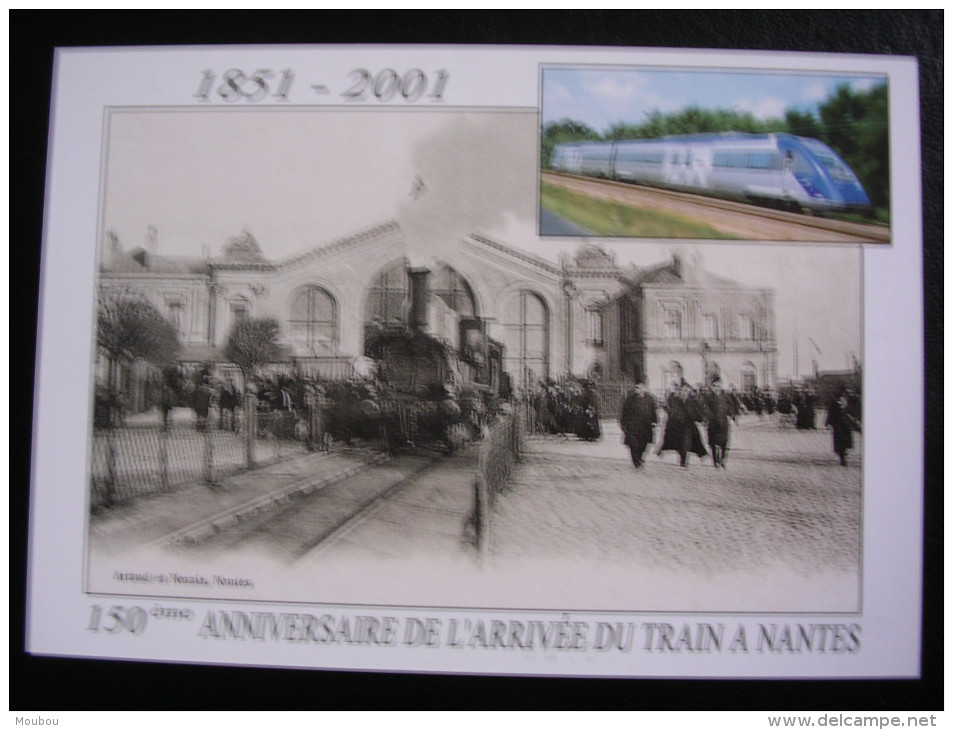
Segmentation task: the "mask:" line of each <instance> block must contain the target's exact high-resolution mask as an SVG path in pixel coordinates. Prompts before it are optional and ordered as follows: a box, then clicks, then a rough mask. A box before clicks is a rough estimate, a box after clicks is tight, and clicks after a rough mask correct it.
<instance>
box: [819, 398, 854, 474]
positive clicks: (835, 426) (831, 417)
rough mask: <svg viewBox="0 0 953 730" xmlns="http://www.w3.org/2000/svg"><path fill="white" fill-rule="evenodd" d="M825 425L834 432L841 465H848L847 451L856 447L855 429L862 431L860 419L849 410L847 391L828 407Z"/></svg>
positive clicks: (835, 447) (835, 448)
mask: <svg viewBox="0 0 953 730" xmlns="http://www.w3.org/2000/svg"><path fill="white" fill-rule="evenodd" d="M824 425H826V426H830V428H831V431H833V432H834V433H833V436H834V453H835V454H837V456H838V457H840V464H841V466H847V452H848V451H849V450H850V449H852V448H854V431H858V432H859V431H860V421H858V420H857V419H856V418H854V417H853V416H852V415H850V413H849V412H848V408H847V393H846V391H842V392H840V393H839V394H838V396H837V398H836V399H834V401H833V402H832V403H831V404H830V406H829V407H828V409H827V421H826V422H825V424H824Z"/></svg>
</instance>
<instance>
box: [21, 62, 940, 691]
mask: <svg viewBox="0 0 953 730" xmlns="http://www.w3.org/2000/svg"><path fill="white" fill-rule="evenodd" d="M486 51H487V49H477V48H471V49H467V51H466V52H463V51H461V50H459V49H456V50H454V51H452V52H451V51H450V50H448V49H439V48H429V47H425V48H420V49H411V48H405V49H400V50H399V51H398V50H394V49H391V50H389V51H386V52H385V50H384V49H382V48H376V47H375V48H362V47H353V48H323V49H290V48H274V49H271V50H268V51H264V50H263V49H259V48H253V47H242V48H234V49H232V48H214V49H213V48H207V49H187V50H174V49H161V50H160V49H148V50H147V49H121V50H120V49H113V50H110V51H109V52H102V53H101V52H97V51H95V50H85V51H69V52H61V54H60V55H59V57H58V58H59V60H58V63H59V67H58V76H57V84H58V86H57V89H58V90H60V95H59V97H57V98H59V99H61V101H62V103H61V104H60V106H58V107H57V109H56V113H57V115H58V116H55V117H54V125H53V128H54V133H53V134H52V137H51V147H50V160H51V161H50V166H51V167H50V169H51V171H52V172H51V177H50V182H49V185H48V190H47V199H46V200H47V206H48V211H49V212H48V219H47V224H46V228H45V236H46V238H45V248H44V259H43V265H44V274H43V277H44V278H43V289H42V291H41V296H42V299H43V303H44V304H43V307H41V317H40V330H39V333H38V342H39V345H38V347H39V349H38V352H39V355H38V373H37V383H38V385H37V394H38V395H37V415H36V429H37V430H36V434H37V435H36V437H35V443H34V453H33V469H34V471H33V485H32V493H31V536H30V540H31V542H30V549H31V554H30V580H31V585H30V596H31V598H30V606H29V612H30V616H31V619H30V626H31V627H32V628H31V631H30V634H31V635H30V637H29V641H28V643H29V646H30V651H33V652H35V653H38V654H47V653H52V654H62V655H82V656H101V655H109V656H113V657H119V658H128V659H146V660H151V661H160V662H198V663H209V662H210V663H217V664H232V665H264V666H285V667H311V668H323V669H332V670H353V669H357V670H365V671H380V670H383V671H434V672H455V673H456V672H460V673H485V674H518V675H555V676H603V677H672V676H677V677H782V676H783V677H859V676H913V675H914V674H915V673H916V668H915V666H914V665H915V662H916V656H917V650H918V638H917V637H918V634H917V622H916V615H917V610H918V607H919V605H920V601H921V596H920V594H919V592H918V589H917V588H916V586H917V585H918V583H917V581H918V576H919V572H918V571H919V570H920V560H921V553H920V544H921V537H922V534H921V531H922V525H920V523H919V522H918V521H917V520H918V515H919V508H920V507H921V506H922V499H923V495H922V490H921V489H920V484H919V481H920V477H919V476H918V475H919V474H920V470H922V461H921V460H920V459H919V458H918V457H917V454H918V453H919V452H918V451H917V449H918V448H919V447H918V444H920V440H921V439H922V433H921V430H919V429H918V428H910V427H909V424H910V423H914V422H915V423H917V424H919V423H920V415H921V409H920V396H919V395H918V394H919V393H920V391H919V390H918V389H919V388H921V387H922V383H921V382H920V380H919V379H918V373H919V372H920V366H921V365H922V357H921V354H920V350H919V349H918V348H919V346H920V345H922V338H921V333H920V330H919V325H917V324H916V323H917V322H919V319H918V318H919V317H920V309H919V300H918V298H917V291H916V290H915V289H914V288H912V284H911V282H914V281H918V278H917V277H918V276H919V273H920V272H919V268H918V266H919V252H920V245H921V241H920V234H919V228H918V222H919V219H918V217H917V216H916V215H914V213H915V211H916V210H917V204H918V203H917V198H916V195H917V187H916V185H915V184H914V183H915V181H916V180H917V179H918V178H917V174H918V170H917V166H916V164H915V159H914V158H913V157H911V156H910V155H909V154H905V152H908V151H909V147H910V145H911V144H913V143H914V142H915V141H916V140H915V138H913V137H910V136H909V135H908V136H906V137H904V136H902V135H898V134H896V132H897V130H900V129H904V128H909V124H910V123H911V115H909V114H907V113H906V111H907V110H909V109H910V108H911V107H910V106H909V104H905V102H906V101H909V100H910V99H914V100H915V98H916V89H915V84H912V83H911V81H912V80H913V79H915V74H913V73H911V69H912V68H913V67H912V66H911V65H910V64H906V63H903V62H902V61H896V60H889V59H886V60H885V59H876V60H871V59H858V58H854V57H843V58H841V57H824V56H813V55H800V56H798V57H797V58H796V59H791V58H774V57H772V56H771V55H770V54H762V55H759V56H757V57H756V58H755V57H751V58H749V57H747V56H744V55H731V54H726V55H724V56H721V57H719V56H718V55H717V54H708V55H706V56H705V62H704V64H702V63H701V62H700V60H699V59H700V57H699V56H696V55H692V54H690V53H684V54H683V53H679V52H676V51H654V52H638V53H636V52H633V50H632V49H602V50H599V49H589V50H580V49H576V50H572V49H559V48H538V49H535V48H519V49H517V48H513V49H509V50H506V51H505V52H504V51H502V50H500V51H499V52H496V53H487V52H486ZM122 62H125V63H126V64H128V65H129V66H130V67H135V68H137V69H148V72H149V77H148V78H149V83H148V84H143V85H141V86H135V88H132V87H129V86H124V85H122V83H117V84H116V85H113V86H110V85H108V84H104V86H103V88H104V89H109V90H110V91H109V92H108V93H106V92H103V93H102V94H100V95H99V96H95V97H91V98H90V99H85V98H79V97H74V96H70V95H69V94H67V93H65V92H63V91H62V90H63V89H70V88H74V86H75V84H77V83H78V82H79V80H80V79H82V78H85V77H87V76H89V75H91V74H97V75H98V76H99V77H101V78H103V79H117V80H118V79H122V78H124V77H123V74H122V65H123V63H122ZM172 62H174V63H172ZM726 68H727V69H729V70H730V72H729V71H726V70H724V69H726ZM579 69H588V70H587V71H585V72H582V71H580V70H579ZM593 69H596V71H592V70H593ZM606 69H611V71H609V70H606ZM673 69H677V70H679V72H678V73H675V71H673ZM711 69H719V70H718V71H717V73H716V72H713V71H712V70H711ZM590 73H594V74H595V75H594V76H589V75H587V74H590ZM613 74H619V76H614V75H613ZM665 74H674V75H675V76H677V77H678V78H679V79H687V81H685V85H684V86H679V84H677V83H675V81H673V79H674V76H668V77H666V76H665ZM484 77H493V78H499V79H504V78H505V79H506V81H505V82H501V83H500V84H499V85H498V86H497V87H492V88H491V87H489V86H487V85H485V84H481V83H480V79H481V78H484ZM665 79H668V82H667V83H666V81H665ZM700 79H701V81H700ZM716 79H717V81H718V83H717V84H716V83H715V81H714V80H716ZM782 79H783V80H785V81H786V82H788V81H789V82H790V86H785V85H784V84H782V83H781V82H780V80H782ZM706 80H707V81H706ZM732 81H734V82H736V83H735V86H734V87H733V88H732V84H731V82H732ZM809 81H810V82H812V83H814V86H813V87H812V88H807V87H806V86H805V84H806V82H809ZM716 86H717V87H719V88H720V89H721V91H722V92H723V94H722V98H723V99H724V102H723V104H722V102H716V101H713V100H712V99H713V98H715V97H714V96H712V97H709V96H707V95H702V94H701V90H702V89H705V91H706V93H707V91H709V90H710V91H712V92H716V91H718V90H719V89H718V88H714V87H716ZM709 87H711V88H710V89H709ZM587 89H588V90H592V89H601V94H602V96H601V97H599V98H601V99H609V100H611V99H613V98H614V99H615V105H612V104H607V105H606V106H605V107H604V108H600V106H599V104H597V103H596V101H595V98H596V97H592V99H590V98H589V97H587V96H585V94H586V93H589V92H588V91H584V90H587ZM692 89H694V90H695V91H696V92H697V94H696V95H695V96H694V97H693V96H692V93H693V92H692ZM796 90H799V91H798V93H802V94H804V95H805V96H803V97H799V96H797V95H796ZM887 90H889V92H890V94H889V97H888V96H887V93H886V92H887ZM663 91H664V92H667V93H668V95H667V96H666V95H664V94H663ZM728 91H732V92H733V94H728ZM632 98H635V99H636V100H638V101H639V102H640V103H641V104H642V106H637V105H636V106H633V105H631V104H630V103H629V102H630V101H631V100H632ZM744 98H747V99H748V102H746V103H747V106H746V105H745V103H742V102H743V99H744ZM739 99H740V100H741V101H739ZM802 99H804V100H808V101H802ZM799 104H800V106H799ZM838 105H840V106H838ZM838 111H839V112H843V114H842V117H843V116H850V115H853V122H852V124H855V126H854V127H851V129H853V132H850V133H849V134H848V136H850V137H851V138H853V139H854V140H855V141H856V142H857V143H858V149H859V151H858V152H857V154H854V153H852V152H849V151H848V150H846V149H844V148H843V146H842V145H841V143H840V142H838V143H836V144H835V143H832V142H831V135H832V134H833V132H832V130H834V129H836V128H838V127H837V123H836V122H834V121H832V115H833V114H835V112H838ZM722 112H724V113H722ZM588 114H592V115H593V116H588ZM600 115H601V116H600ZM865 115H866V117H867V122H869V124H868V132H869V134H867V133H866V132H865V133H864V134H860V132H857V130H858V129H859V128H860V127H859V126H856V125H857V124H859V125H861V126H862V123H861V122H858V121H857V120H858V119H860V118H862V117H865ZM689 117H691V118H692V119H695V121H697V122H698V124H697V125H696V126H695V127H692V126H690V125H682V127H683V128H684V133H685V134H687V135H691V138H690V139H689V138H685V137H672V135H673V134H674V131H673V130H677V129H679V128H680V127H679V124H681V123H682V122H685V121H686V119H688V118H689ZM696 117H697V119H696ZM716 117H718V119H717V120H716V119H715V118H716ZM646 120H647V121H646ZM713 120H715V121H717V122H718V124H721V125H722V126H717V125H716V126H715V127H712V126H711V124H709V123H710V122H711V123H714V122H713ZM739 120H740V121H739ZM778 120H781V121H783V122H784V125H786V126H783V125H782V126H777V125H776V124H775V122H777V121H778ZM741 121H745V122H746V123H747V122H751V124H752V126H750V128H749V127H745V126H744V125H741V124H740V122H741ZM755 122H757V124H755ZM842 122H843V119H842ZM648 123H651V124H653V125H655V127H657V129H656V130H655V131H657V132H658V134H654V133H653V134H649V132H650V131H651V130H647V129H645V128H643V127H644V126H645V125H646V124H648ZM722 123H723V124H722ZM843 123H844V124H846V122H843ZM725 125H727V126H725ZM739 125H740V126H739ZM772 125H773V126H772ZM798 125H800V126H798ZM841 128H843V126H842V127H841ZM587 130H588V131H587ZM745 135H750V136H745ZM834 136H835V137H836V135H834ZM663 138H664V139H663ZM641 139H645V140H649V141H647V142H646V143H645V144H650V145H656V146H658V145H660V144H661V145H667V146H666V147H665V151H664V154H662V153H660V154H662V156H663V158H664V160H665V163H664V166H665V167H666V169H668V168H670V167H672V165H677V164H681V165H682V166H683V167H686V166H687V167H686V170H687V169H692V170H696V171H701V172H705V171H707V172H710V173H711V174H710V176H709V178H710V179H711V180H715V179H716V178H718V177H719V174H720V173H719V174H716V172H718V168H719V167H725V166H726V165H721V163H722V162H725V161H726V160H728V161H731V160H733V159H734V157H732V155H735V156H737V154H741V153H740V152H739V150H743V151H744V156H745V160H747V161H748V162H752V164H753V163H757V164H758V165H760V164H761V163H765V164H768V163H770V165H769V166H773V165H775V164H777V165H778V166H782V167H783V165H784V164H785V162H784V160H785V159H788V157H789V158H790V163H791V164H790V166H789V168H790V169H787V170H786V172H787V173H788V174H787V175H786V176H785V174H780V175H774V172H771V174H772V175H774V178H776V179H775V182H777V183H778V185H779V187H778V189H777V190H774V189H773V188H772V189H771V190H769V186H767V183H766V184H765V187H763V188H758V189H757V190H755V189H754V188H752V187H751V185H750V180H751V179H752V178H751V175H750V173H751V170H749V169H748V168H747V167H746V168H745V169H746V170H747V172H745V173H744V174H745V175H747V176H748V180H747V182H743V183H742V182H739V185H740V186H741V187H737V188H736V189H732V190H728V189H720V190H713V189H709V190H707V191H702V190H689V189H688V188H690V187H691V185H688V184H687V182H686V180H687V178H684V179H683V180H682V182H681V183H678V182H673V181H672V180H671V179H664V180H663V179H660V180H657V181H654V182H653V181H650V180H647V179H639V175H636V177H635V178H632V177H631V175H630V177H629V178H626V179H615V178H618V176H617V175H614V174H610V173H612V172H618V171H619V170H623V169H628V170H630V171H631V170H636V169H637V166H635V165H634V164H633V166H630V167H629V168H623V167H622V166H620V163H621V161H623V160H624V159H625V157H626V155H629V157H631V159H632V160H635V159H636V157H638V154H641V153H638V154H636V152H634V151H633V150H636V148H637V147H639V148H640V149H641V147H640V146H641V145H642V144H643V143H642V142H638V141H636V140H641ZM888 139H889V143H890V144H889V145H886V142H887V141H888ZM651 140H660V141H651ZM673 140H674V141H673ZM881 143H883V144H881ZM600 145H602V146H607V148H608V149H609V152H607V153H606V154H608V158H607V159H609V160H611V161H612V165H613V167H612V169H611V170H610V169H608V168H607V169H606V170H603V171H601V172H600V171H593V170H584V169H583V168H582V167H580V165H582V164H583V162H584V161H585V160H587V159H588V157H587V156H588V155H589V152H591V151H593V150H595V149H596V148H597V147H599V146H600ZM726 145H727V146H726ZM732 145H734V146H732ZM766 145H767V146H766ZM772 145H773V146H772ZM838 145H841V146H838ZM884 145H886V146H884ZM629 146H631V148H632V149H628V147H629ZM623 147H626V149H625V150H623ZM599 148H600V149H601V147H599ZM654 149H655V148H654V147H653V150H654ZM686 150H687V151H688V152H687V154H684V153H686ZM656 152H657V150H656V151H653V152H652V155H655V154H656ZM630 153H631V154H630ZM789 153H790V154H789ZM600 154H602V152H600ZM646 154H647V153H646ZM633 155H634V156H633ZM673 155H674V156H675V157H672V156H673ZM646 159H648V158H646ZM739 159H740V158H739ZM652 160H655V157H652ZM672 160H675V162H673V161H672ZM670 163H671V164H670ZM867 163H869V164H867ZM646 164H648V163H646ZM652 164H655V163H654V162H652ZM746 164H747V163H746ZM799 165H800V167H799ZM728 166H730V165H728ZM801 167H803V168H804V170H810V171H811V175H812V176H813V177H811V176H807V177H805V175H800V176H799V173H800V172H803V171H804V170H801ZM686 170H683V172H685V171H686ZM771 170H772V171H774V168H773V167H772V168H771ZM778 170H781V167H779V168H778ZM758 172H760V171H756V173H758ZM781 172H782V173H784V172H785V171H784V170H781ZM590 173H592V174H590ZM732 174H733V173H732ZM805 174H806V173H805ZM623 178H624V176H623ZM721 178H723V179H724V180H727V179H728V176H727V174H726V175H722V176H721ZM732 179H734V178H732ZM738 180H740V177H739V178H738ZM738 180H736V182H738ZM831 180H835V181H837V182H838V185H833V184H829V183H831ZM794 182H797V184H798V186H799V187H797V188H795V186H794V184H793V183H794ZM841 183H843V184H841ZM848 183H850V184H851V185H853V186H854V188H856V191H857V192H856V195H857V197H856V198H854V199H850V200H848V199H847V198H845V197H844V196H845V195H846V193H844V191H845V190H846V189H847V188H848V187H851V185H848ZM855 183H856V184H855ZM772 184H773V183H772ZM570 188H575V189H576V190H577V192H575V193H572V195H567V194H564V193H565V191H567V190H569V189H570ZM561 191H562V192H561ZM805 191H807V192H806V193H805ZM825 191H826V192H825ZM834 191H839V192H838V195H840V197H839V198H838V197H836V196H834V195H833V192H834ZM701 193H704V194H701ZM802 193H805V194H806V195H807V197H804V195H802ZM815 193H817V194H815ZM822 193H824V195H826V196H827V197H823V195H822ZM630 194H633V195H638V196H646V197H645V199H646V200H648V199H649V198H651V199H652V200H653V201H656V202H652V203H650V204H647V206H642V207H643V208H644V209H645V210H643V211H642V212H638V213H637V214H636V213H632V211H633V210H635V208H638V207H639V206H640V205H641V204H638V203H637V204H633V205H634V206H635V207H634V208H633V207H632V205H630V203H629V202H626V201H621V202H620V201H619V200H615V202H613V199H615V198H619V197H627V196H629V195H630ZM663 198H667V199H668V201H669V202H658V201H662V200H663ZM570 199H572V201H574V202H571V203H566V201H569V200H570ZM560 201H561V202H560ZM623 209H624V210H623ZM649 209H651V210H649ZM689 210H690V211H691V212H690V213H689V212H688V211H689ZM645 211H648V213H646V215H643V213H644V212H645ZM660 211H662V212H661V213H660ZM666 211H667V212H666ZM650 219H653V220H651V221H650ZM689 219H695V220H694V222H692V221H689V223H688V224H687V227H681V226H682V223H684V222H685V221H688V220H689ZM699 220H700V221H701V222H702V223H703V224H704V225H702V226H701V227H699V226H698V225H696V223H697V222H698V221H699ZM626 221H628V223H631V222H632V221H642V222H643V223H644V222H646V221H650V222H648V223H647V224H646V225H647V226H648V227H646V228H642V227H640V226H641V225H642V223H638V222H637V223H635V224H634V225H629V224H628V223H626ZM755 221H759V222H755ZM620 222H623V223H624V225H623V226H622V227H619V225H620ZM676 225H677V227H671V226H676ZM705 226H708V227H707V228H706V227H705ZM66 413H68V414H70V417H69V418H65V417H64V414H66ZM898 414H902V415H903V418H904V419H909V420H904V421H902V422H900V424H899V425H898V418H900V416H898ZM903 423H906V424H907V426H904V425H903ZM888 536H892V537H889V538H888ZM885 556H889V559H885ZM53 611H59V612H63V613H64V615H68V620H64V621H58V622H56V624H55V628H53V626H54V624H52V623H51V622H49V621H44V620H42V617H43V616H46V615H49V614H50V613H51V612H53ZM77 627H78V628H77ZM107 637H108V638H107ZM104 640H105V641H109V642H111V643H108V645H107V644H105V643H104Z"/></svg>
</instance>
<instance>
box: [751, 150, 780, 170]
mask: <svg viewBox="0 0 953 730" xmlns="http://www.w3.org/2000/svg"><path fill="white" fill-rule="evenodd" d="M748 167H751V168H754V169H755V170H770V169H771V168H772V167H775V165H774V155H772V154H771V153H770V152H752V153H750V154H749V155H748Z"/></svg>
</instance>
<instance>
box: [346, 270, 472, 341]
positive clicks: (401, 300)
mask: <svg viewBox="0 0 953 730" xmlns="http://www.w3.org/2000/svg"><path fill="white" fill-rule="evenodd" d="M427 287H428V289H429V290H430V293H431V294H436V295H437V296H438V297H440V298H441V299H442V300H443V301H444V302H445V303H446V304H447V306H448V307H450V308H451V309H452V310H454V311H455V312H456V313H457V314H459V315H461V316H463V317H473V316H475V315H476V300H475V298H474V296H473V290H472V289H471V288H470V285H469V284H468V283H467V281H466V279H464V278H463V277H462V276H460V274H458V273H457V272H456V271H455V270H454V269H452V268H451V267H449V266H447V265H446V264H438V265H437V266H436V267H435V268H434V270H433V271H431V272H430V276H429V278H428V281H427ZM407 298H408V283H407V260H406V259H400V260H398V261H395V262H393V263H392V264H390V265H389V266H387V267H386V268H384V269H382V270H381V271H380V272H379V273H378V274H377V276H375V277H374V279H373V280H372V281H371V285H370V287H369V288H368V290H367V298H366V300H365V307H364V312H365V314H364V323H365V325H367V324H375V323H380V324H396V323H399V322H403V321H404V318H405V316H406V312H405V310H406V307H407V304H406V302H407Z"/></svg>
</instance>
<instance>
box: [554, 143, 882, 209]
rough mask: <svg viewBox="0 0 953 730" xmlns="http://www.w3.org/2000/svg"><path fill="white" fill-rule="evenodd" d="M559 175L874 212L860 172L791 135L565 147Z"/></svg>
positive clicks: (558, 151)
mask: <svg viewBox="0 0 953 730" xmlns="http://www.w3.org/2000/svg"><path fill="white" fill-rule="evenodd" d="M550 163H551V166H552V168H553V169H554V170H557V171H560V172H571V173H576V174H578V175H588V176H593V177H602V178H608V179H611V180H623V181H627V182H632V183H639V184H643V185H656V186H660V187H667V188H674V189H681V190H688V191H691V192H697V193H703V194H709V195H717V196H727V197H742V198H747V199H749V200H752V201H754V202H764V203H771V204H775V205H778V204H779V205H781V206H783V207H789V208H792V209H801V210H808V211H811V212H823V211H830V210H848V209H849V210H861V211H864V210H869V209H870V199H869V198H868V197H867V193H866V192H864V188H863V186H862V185H861V184H860V181H859V180H858V179H857V176H856V175H855V174H854V172H853V171H852V170H851V169H850V168H849V167H848V166H847V164H846V163H845V162H844V161H843V160H842V159H841V158H840V157H838V156H837V154H836V153H835V152H834V151H833V150H832V149H831V148H830V147H828V146H827V145H826V144H824V143H823V142H821V141H819V140H816V139H810V138H807V137H795V136H794V135H791V134H782V133H777V134H744V133H741V132H725V133H720V134H695V135H682V136H678V135H675V136H669V137H662V138H660V139H653V140H622V141H617V142H577V143H571V144H558V145H556V146H555V148H554V149H553V153H552V157H551V159H550Z"/></svg>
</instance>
